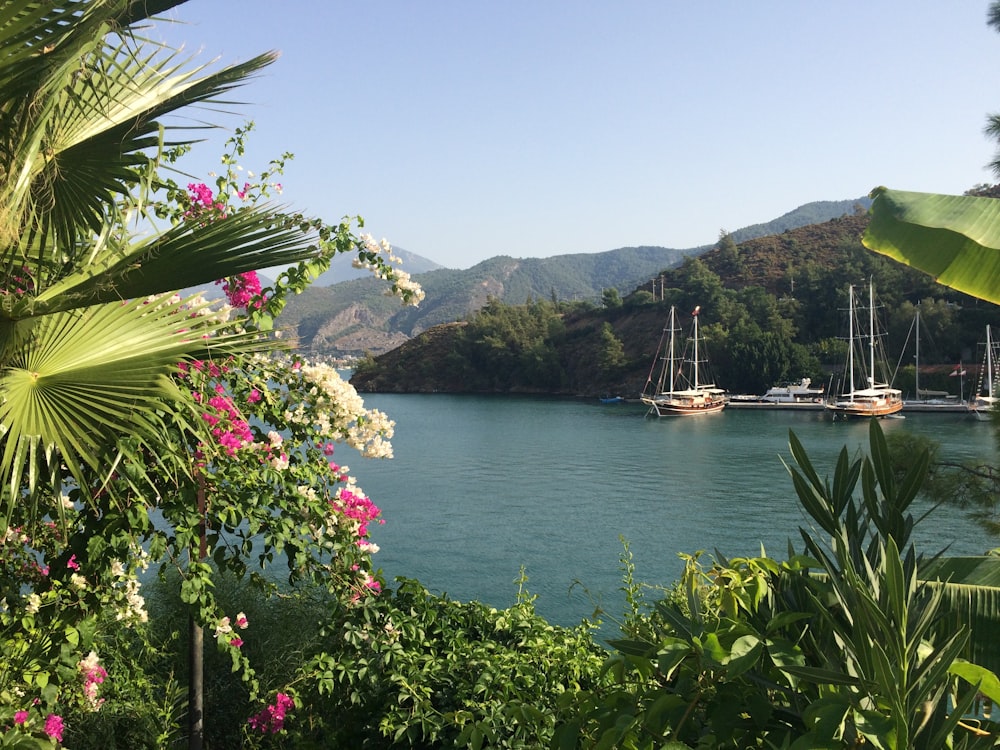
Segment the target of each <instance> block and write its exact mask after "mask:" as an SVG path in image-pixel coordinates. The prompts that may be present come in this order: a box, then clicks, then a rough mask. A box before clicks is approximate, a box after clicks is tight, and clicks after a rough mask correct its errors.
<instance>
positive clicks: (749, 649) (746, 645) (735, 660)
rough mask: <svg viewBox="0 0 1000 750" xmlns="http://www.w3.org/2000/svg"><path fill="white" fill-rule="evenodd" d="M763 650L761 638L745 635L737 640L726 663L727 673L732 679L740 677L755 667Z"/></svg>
mask: <svg viewBox="0 0 1000 750" xmlns="http://www.w3.org/2000/svg"><path fill="white" fill-rule="evenodd" d="M762 650H763V645H762V644H761V641H760V638H758V637H757V636H755V635H744V636H740V637H739V638H737V639H736V641H735V643H733V647H732V649H731V650H730V652H729V659H728V661H727V662H726V672H727V675H728V677H729V678H730V679H733V678H736V677H739V676H740V675H741V674H743V673H744V672H746V671H747V670H749V669H750V668H751V667H753V665H754V664H756V663H757V659H758V658H759V657H760V652H761V651H762Z"/></svg>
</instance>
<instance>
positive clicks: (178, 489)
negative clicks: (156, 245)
mask: <svg viewBox="0 0 1000 750" xmlns="http://www.w3.org/2000/svg"><path fill="white" fill-rule="evenodd" d="M251 129H252V126H247V127H246V128H242V129H239V130H237V132H236V135H235V136H234V138H233V139H231V141H230V144H229V146H230V150H229V152H228V153H227V154H226V155H225V156H224V157H223V160H222V162H223V166H224V170H223V172H222V173H221V174H220V175H215V183H214V185H208V184H205V183H196V182H191V183H188V184H187V185H185V186H183V187H182V186H180V185H177V184H175V183H174V182H172V181H170V180H167V179H164V180H161V181H160V182H158V183H157V186H158V188H159V189H160V190H162V191H163V196H164V198H163V200H162V201H161V202H160V203H158V204H157V206H156V211H155V213H156V215H157V216H159V217H161V218H165V219H167V220H168V221H170V222H171V223H173V224H175V225H183V224H184V223H185V222H196V223H199V224H204V223H207V222H211V221H215V220H218V219H220V218H223V217H227V216H232V215H234V214H235V213H238V212H239V211H241V210H243V208H244V207H248V206H252V205H253V204H254V203H255V202H257V201H261V200H266V199H268V198H269V196H270V195H272V194H275V193H280V191H281V184H280V183H279V182H277V181H276V179H275V178H276V177H277V175H279V174H280V173H281V171H282V169H283V165H284V162H285V160H286V159H287V158H289V157H290V155H288V154H286V155H284V156H283V157H282V158H281V159H279V160H276V161H273V162H271V164H270V165H269V166H268V168H267V169H265V170H264V171H263V172H261V173H260V174H259V175H256V176H255V175H254V174H253V173H252V172H244V170H242V168H241V167H240V166H239V165H238V163H237V157H238V156H240V155H242V154H243V149H244V140H245V138H246V136H247V134H248V133H249V131H250V130H251ZM180 153H181V151H177V152H176V153H174V154H168V155H167V157H166V158H167V159H168V160H170V159H174V158H176V157H178V156H179V155H180ZM276 221H287V222H295V223H299V224H303V225H308V226H310V227H311V228H312V229H313V230H314V231H315V232H316V234H317V237H318V240H319V247H318V254H317V256H316V258H314V259H313V260H310V261H306V262H303V263H301V264H298V265H296V266H292V267H290V268H288V269H286V270H285V271H283V272H282V273H281V274H279V275H278V278H277V279H276V280H275V281H274V282H273V283H271V284H269V285H268V286H267V287H266V288H265V287H263V286H262V284H261V281H260V278H259V277H258V276H257V274H256V272H254V271H243V272H240V273H238V274H235V275H234V276H231V277H229V278H227V279H221V280H220V281H219V285H220V287H221V290H222V292H223V294H224V295H225V296H226V300H225V301H220V302H219V303H218V304H213V305H207V304H206V303H205V301H204V300H203V299H201V298H191V299H189V300H181V299H179V298H178V297H177V296H176V295H161V296H156V297H151V298H150V299H148V300H147V301H146V303H147V304H148V305H149V306H150V309H151V310H154V309H155V310H168V311H172V312H173V313H175V314H177V315H178V317H179V321H184V320H185V318H184V317H183V316H212V317H213V319H215V320H218V321H229V325H230V326H231V327H232V329H233V330H242V331H244V332H245V333H246V335H247V339H246V340H247V342H248V345H247V348H246V351H245V352H243V353H233V354H231V355H230V356H227V357H226V358H224V359H220V360H217V361H211V360H197V361H182V362H179V363H178V364H177V368H176V373H175V375H174V378H173V382H172V385H171V387H172V388H175V389H177V392H178V393H180V394H182V396H183V398H181V399H179V400H178V402H177V403H178V408H177V409H176V411H175V412H172V413H168V414H165V415H163V419H164V420H166V421H169V422H170V423H171V424H173V425H175V426H176V430H175V431H174V433H173V434H174V435H175V438H176V439H175V442H174V443H172V444H163V445H155V446H152V445H145V444H142V443H139V442H136V443H135V445H132V446H130V447H129V450H128V451H125V453H124V455H126V456H128V457H129V460H134V461H141V462H143V463H144V464H145V465H146V469H147V471H146V472H144V477H146V478H148V480H149V483H147V484H143V485H137V484H135V483H133V475H132V473H131V472H130V467H129V465H128V463H127V461H126V462H124V463H123V464H122V465H121V466H120V467H118V470H117V471H115V472H114V473H113V474H111V475H110V476H109V477H102V478H97V477H95V478H94V485H95V486H100V484H101V482H106V483H107V485H106V486H108V487H110V486H112V485H113V487H114V489H115V490H116V492H115V493H110V492H107V493H102V492H100V491H98V492H97V493H96V500H95V501H90V502H88V503H86V504H84V503H82V502H80V501H79V499H78V497H77V495H79V493H78V492H77V491H76V490H75V489H74V488H73V487H67V488H63V491H65V492H66V493H67V494H66V495H65V496H64V497H63V498H62V499H61V500H56V501H54V502H53V503H52V507H53V508H54V510H53V512H52V513H51V514H50V515H49V516H46V517H44V518H42V519H38V520H32V519H30V518H28V517H27V516H22V515H19V510H18V509H17V508H16V507H15V508H14V510H13V512H12V514H11V516H10V520H9V522H8V523H7V524H6V525H5V526H2V527H0V532H2V535H0V544H2V550H0V551H2V553H3V554H2V555H0V663H3V664H6V665H8V666H7V668H5V669H0V737H2V736H3V735H2V732H4V731H7V730H10V731H12V732H15V733H20V735H22V736H24V737H37V738H42V737H44V738H45V741H46V742H48V743H49V744H48V745H47V746H48V747H51V746H52V744H53V743H61V742H62V738H63V735H64V733H65V732H66V731H67V725H66V724H65V722H64V719H63V716H64V715H68V714H67V711H73V710H79V711H83V712H93V711H99V710H101V708H102V706H104V705H105V703H106V701H107V700H109V698H108V697H107V688H108V686H109V685H113V684H114V680H115V679H116V676H115V673H114V666H113V665H111V664H105V663H104V661H103V660H102V659H101V658H100V657H99V656H98V654H99V653H103V651H102V649H101V648H100V647H99V638H98V636H99V634H100V633H101V632H102V629H103V630H106V629H108V628H110V627H116V626H117V627H122V626H128V627H130V628H142V627H143V626H144V624H145V623H147V622H148V620H149V612H148V610H147V607H146V601H145V598H144V596H143V593H142V582H141V581H142V578H141V576H142V574H143V572H144V571H145V570H146V569H147V568H148V567H149V566H150V565H154V566H158V568H159V570H160V571H164V570H166V569H168V568H170V569H173V570H176V571H178V572H179V573H180V574H181V584H180V596H181V599H182V600H183V601H184V602H185V603H187V604H188V605H189V606H190V608H191V611H192V613H193V615H194V617H195V618H196V619H197V621H198V622H200V623H202V624H203V626H205V627H206V628H209V632H213V631H214V633H215V641H216V644H217V646H218V648H220V649H222V650H223V651H225V652H228V653H229V655H230V656H231V657H232V660H233V667H234V669H235V670H238V671H239V672H240V673H241V675H242V676H243V680H244V683H245V685H246V687H247V690H248V692H249V693H250V695H251V696H253V697H259V695H260V693H261V690H260V686H259V685H258V682H257V678H256V675H255V674H254V671H253V669H252V667H251V665H250V663H249V661H248V659H247V657H246V655H245V653H244V648H243V647H244V645H245V641H246V640H247V639H252V637H253V635H252V632H253V631H252V629H250V628H249V621H248V619H247V617H246V616H245V614H244V613H242V612H240V613H238V614H237V615H236V616H235V617H234V618H233V617H231V616H230V615H227V614H226V613H225V612H223V611H222V609H221V607H220V606H219V605H218V603H217V602H216V600H215V598H214V596H213V593H212V589H213V578H214V577H215V576H217V575H219V574H220V573H228V574H233V575H236V576H244V575H247V574H251V575H250V577H251V580H253V581H254V582H256V583H258V584H259V585H261V586H263V587H264V588H265V589H269V588H272V587H273V586H274V581H275V580H276V579H277V577H278V576H279V575H280V576H283V577H285V578H286V579H287V580H288V581H290V582H293V583H295V582H300V581H301V582H309V583H311V584H313V585H321V586H323V587H325V588H326V589H327V590H328V591H329V592H331V593H332V594H334V595H335V597H336V598H337V599H338V600H339V601H340V602H342V604H343V606H356V605H357V604H358V603H360V602H362V601H363V600H364V599H365V598H366V597H370V596H374V595H377V594H378V593H379V591H380V590H381V587H382V584H381V581H380V580H379V578H378V573H377V571H376V570H375V569H374V568H373V565H372V561H371V556H372V555H373V554H375V553H377V552H378V545H377V544H375V543H374V542H373V541H372V540H371V538H370V533H371V531H372V529H373V528H374V527H375V526H376V525H377V524H380V523H382V517H381V511H380V509H379V507H378V506H377V505H376V504H375V503H374V502H373V501H372V500H371V499H370V498H368V496H367V495H366V494H365V493H364V491H363V490H362V489H361V488H360V487H359V486H358V484H357V482H356V480H355V479H354V478H353V477H352V476H351V474H350V469H349V467H348V466H346V465H343V464H341V463H339V462H337V461H336V460H335V458H336V456H335V451H336V446H337V445H338V444H346V445H349V446H352V447H354V448H356V449H358V450H359V451H360V452H361V453H362V455H364V456H367V457H381V458H388V457H391V456H392V446H391V442H390V441H391V438H392V436H393V431H394V424H393V422H392V421H391V420H390V419H388V417H387V416H386V415H385V414H383V413H382V412H379V411H377V410H371V409H367V408H366V407H365V405H364V403H363V401H362V399H361V398H360V397H359V396H358V394H357V392H356V391H355V390H354V389H353V387H351V386H350V385H349V384H348V383H347V382H346V381H344V380H343V379H342V378H341V377H340V376H339V374H338V373H337V371H336V370H335V368H333V367H331V366H329V365H328V364H326V363H323V362H310V361H307V360H306V359H304V358H302V357H299V356H296V355H294V354H292V353H289V352H287V351H285V352H282V351H281V349H280V339H278V335H277V333H276V332H273V331H272V329H273V321H274V318H275V317H276V316H277V315H278V313H279V312H280V311H281V309H282V307H283V305H284V302H285V300H286V299H287V297H288V296H289V295H290V294H292V293H295V292H298V291H301V290H302V289H303V288H305V287H306V286H307V285H308V283H309V282H310V281H311V280H312V279H313V278H315V277H316V276H317V275H319V274H320V273H322V272H323V271H324V270H326V268H327V267H328V265H329V261H330V259H331V258H332V257H333V256H334V255H335V254H337V253H342V252H354V253H355V254H356V255H357V257H358V262H359V263H361V264H362V265H364V266H365V267H366V268H369V269H370V270H371V271H372V272H373V273H374V274H375V275H376V276H378V277H380V278H382V279H384V280H385V281H386V282H387V284H388V285H389V286H390V288H391V290H392V292H393V293H394V294H396V295H397V296H399V297H400V298H402V299H403V300H404V301H405V302H408V303H412V304H416V303H417V302H419V301H420V299H422V297H423V292H422V290H421V289H420V288H419V285H417V284H415V283H413V281H412V280H411V279H410V277H409V276H408V275H407V274H405V273H404V272H402V271H398V270H396V269H394V268H393V267H392V266H390V265H389V263H390V259H391V262H398V259H395V257H394V256H393V255H392V253H391V248H389V246H388V244H387V243H384V242H383V243H376V242H375V241H374V240H373V239H372V238H371V237H370V236H368V235H365V236H363V237H358V236H356V235H355V234H354V232H353V228H352V225H353V222H352V221H351V220H346V219H345V220H343V221H341V222H340V223H339V224H338V225H336V226H332V227H331V226H327V225H326V224H325V223H323V222H322V221H319V220H314V219H308V218H306V217H302V216H300V215H295V214H283V215H280V216H279V218H277V219H276ZM358 223H359V224H362V222H361V221H360V219H359V220H358ZM30 289H31V279H30V276H28V277H24V278H21V277H16V278H15V277H14V276H11V277H9V283H8V288H6V289H4V290H2V291H0V294H17V293H22V292H23V291H25V290H29V291H30ZM185 327H186V324H185ZM185 461H187V462H188V463H185ZM150 467H152V468H150ZM199 493H204V495H205V496H206V497H207V503H206V504H205V507H204V508H203V510H202V511H199V508H198V504H197V502H196V497H197V496H198V494H199ZM112 496H114V497H116V498H123V497H128V496H131V497H132V498H134V505H133V506H131V507H130V506H127V505H126V506H123V505H122V504H121V503H120V502H119V501H116V502H115V503H112V502H111V501H110V500H109V498H110V497H112ZM154 515H155V517H156V519H157V521H156V523H155V524H154V523H153V522H152V520H151V519H152V518H153V516H154ZM202 529H203V530H204V531H203V532H202ZM202 538H203V539H204V543H205V546H206V551H207V553H208V556H209V559H210V560H211V564H209V562H208V560H201V559H197V558H195V559H191V558H189V554H190V552H191V551H192V550H197V549H198V548H199V545H200V544H201V541H202ZM67 639H69V640H67ZM293 708H294V699H293V698H292V697H291V693H290V692H288V691H279V692H277V693H276V694H275V697H274V698H273V699H272V700H271V702H270V703H268V704H267V705H266V707H265V708H264V709H262V710H261V711H260V712H259V713H258V714H256V715H255V716H253V717H249V726H250V727H251V728H252V729H254V730H256V731H260V732H263V733H268V734H270V733H279V732H282V731H283V730H284V726H285V723H286V717H287V715H288V714H289V712H291V711H292V710H293Z"/></svg>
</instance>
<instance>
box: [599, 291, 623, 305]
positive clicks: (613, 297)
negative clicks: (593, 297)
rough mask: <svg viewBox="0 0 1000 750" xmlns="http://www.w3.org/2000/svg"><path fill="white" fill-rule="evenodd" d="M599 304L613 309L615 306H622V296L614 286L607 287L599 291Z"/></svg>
mask: <svg viewBox="0 0 1000 750" xmlns="http://www.w3.org/2000/svg"><path fill="white" fill-rule="evenodd" d="M601 304H602V305H604V306H605V307H606V308H608V309H613V308H615V307H621V306H622V298H621V295H620V294H619V293H618V290H617V289H615V288H614V287H609V288H608V289H605V290H604V291H603V292H602V293H601Z"/></svg>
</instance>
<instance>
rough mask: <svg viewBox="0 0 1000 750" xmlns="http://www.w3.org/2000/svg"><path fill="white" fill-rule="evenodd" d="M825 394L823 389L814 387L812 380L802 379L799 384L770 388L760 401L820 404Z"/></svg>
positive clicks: (785, 384) (786, 384)
mask: <svg viewBox="0 0 1000 750" xmlns="http://www.w3.org/2000/svg"><path fill="white" fill-rule="evenodd" d="M824 393H825V391H824V390H823V387H822V386H819V387H815V386H813V385H812V380H811V379H810V378H801V379H800V380H799V381H798V382H797V383H784V384H779V385H775V386H772V387H770V388H768V389H767V393H765V394H764V395H763V396H761V397H760V400H761V401H763V402H765V403H768V404H799V403H802V402H819V401H822V400H823V394H824Z"/></svg>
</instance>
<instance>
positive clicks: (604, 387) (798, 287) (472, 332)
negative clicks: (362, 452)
mask: <svg viewBox="0 0 1000 750" xmlns="http://www.w3.org/2000/svg"><path fill="white" fill-rule="evenodd" d="M868 221H869V217H868V215H867V214H865V213H854V214H849V215H844V216H841V217H838V218H834V219H830V220H827V221H824V222H821V223H818V224H810V225H807V226H804V227H798V228H796V229H790V230H786V231H783V232H781V233H779V234H775V235H767V236H764V237H759V238H754V239H752V240H747V241H745V242H742V243H739V244H738V245H736V244H734V243H728V242H724V241H723V242H720V243H719V246H718V247H716V248H713V249H711V250H709V251H707V252H705V253H703V254H702V255H700V256H697V257H691V258H688V259H687V260H685V261H684V262H683V263H682V264H681V265H679V266H677V267H674V268H671V269H666V270H664V271H663V273H662V275H661V276H660V277H659V278H658V283H657V284H656V291H655V292H654V291H652V285H648V284H647V285H643V287H642V288H636V289H635V290H633V291H630V292H628V293H626V294H623V295H622V297H621V298H615V297H613V296H609V297H607V298H605V300H604V303H605V304H603V305H600V306H598V305H594V304H592V303H586V302H576V303H573V302H568V301H559V302H553V301H550V300H548V299H545V298H542V299H538V300H535V301H533V302H532V303H531V304H528V305H525V304H518V303H514V302H511V303H509V304H507V303H501V302H497V301H495V300H494V301H491V302H490V303H489V304H487V305H486V306H484V307H483V308H482V309H481V310H480V311H479V312H478V313H477V314H476V315H475V316H472V317H471V318H469V320H468V321H465V322H461V323H453V324H450V325H441V326H436V327H434V328H432V329H430V330H428V331H426V332H424V333H422V334H420V335H419V336H417V337H415V338H414V339H412V340H409V341H406V342H405V343H404V344H402V345H401V346H399V347H397V348H395V349H392V350H391V351H388V352H386V353H384V354H382V355H380V356H377V357H366V358H364V359H362V360H360V361H358V362H357V363H356V365H355V372H354V376H353V377H352V378H351V383H352V384H354V385H355V387H356V388H358V390H359V391H376V392H423V393H433V392H471V393H537V394H549V395H573V396H589V397H594V396H597V395H601V394H617V395H621V396H625V397H629V398H634V397H636V396H637V395H638V394H639V393H640V392H641V391H642V390H644V387H645V384H646V382H647V378H649V377H650V376H651V373H652V370H651V365H653V364H654V361H655V357H656V345H657V341H658V339H659V337H660V335H661V332H662V330H663V326H664V321H665V320H666V317H667V315H668V312H669V309H670V307H671V306H676V309H677V311H678V313H680V314H681V315H682V317H684V316H687V317H686V319H685V323H684V325H687V324H688V322H689V320H690V312H689V311H691V310H693V309H695V308H696V306H700V307H701V313H702V317H701V323H702V328H701V334H702V337H703V345H704V347H705V348H704V349H703V351H702V353H703V354H704V353H705V352H710V355H709V356H708V360H709V361H708V365H709V366H710V367H709V370H710V377H709V379H710V380H711V382H715V383H717V384H719V386H720V387H723V388H725V389H726V390H728V391H729V392H730V393H755V394H759V393H763V392H764V391H765V390H766V389H767V388H769V387H770V386H772V385H774V384H775V383H779V382H782V381H788V380H797V379H798V378H801V377H809V378H812V381H813V382H814V383H817V384H826V383H832V382H833V381H832V377H833V376H834V375H835V374H836V373H838V372H840V371H841V370H842V368H843V364H844V361H845V359H846V356H847V350H846V344H845V342H844V332H845V330H846V323H847V321H846V313H845V312H844V310H843V308H844V304H845V296H846V290H847V287H848V285H849V284H858V283H866V282H867V281H868V280H869V279H871V280H873V282H874V284H875V288H876V290H877V293H878V300H879V303H880V313H879V315H880V317H883V318H884V322H885V323H886V328H887V330H888V335H887V337H886V342H887V343H886V346H887V349H888V350H889V351H890V352H891V354H892V359H893V361H896V357H897V354H898V356H899V360H898V361H899V362H900V363H901V364H902V363H905V362H910V361H912V356H911V355H912V354H913V348H912V346H913V343H912V340H911V339H910V338H909V337H910V335H911V334H912V328H913V322H914V318H915V312H916V310H917V307H916V306H917V305H918V304H919V305H920V311H921V315H920V319H921V331H922V334H923V339H922V345H921V353H922V355H923V356H924V357H925V359H922V360H921V361H922V362H931V363H949V366H948V367H946V368H944V369H943V370H940V372H939V373H938V375H936V376H935V377H936V378H937V379H936V380H935V381H934V383H933V384H929V381H930V379H931V378H930V377H925V376H930V375H932V373H930V372H928V369H927V367H926V366H925V367H924V368H923V374H922V375H921V383H922V385H923V387H924V388H938V389H942V390H951V389H953V388H954V386H955V383H954V378H952V379H951V382H949V377H948V374H947V373H948V372H950V371H951V369H952V368H953V363H955V362H970V361H971V362H975V361H977V360H978V357H977V356H976V352H977V347H978V339H979V337H980V336H981V335H982V331H983V329H984V328H985V326H986V324H987V323H989V322H991V321H995V320H996V319H997V316H998V315H1000V308H998V307H997V306H995V305H990V304H988V303H984V302H982V301H981V300H975V299H973V298H971V297H969V296H967V295H963V294H961V293H959V292H956V291H955V290H953V289H949V288H947V287H943V286H941V285H939V284H937V283H935V282H934V280H933V278H932V277H930V276H928V275H927V274H923V273H921V272H919V271H917V270H915V269H913V268H910V267H908V266H905V265H902V264H900V263H896V262H895V261H892V260H890V259H888V258H886V257H884V256H881V255H877V254H875V253H872V252H871V251H869V250H867V249H866V248H865V247H864V246H863V245H862V244H861V236H862V234H863V233H864V230H865V228H866V226H867V224H868ZM908 346H909V348H907V347H908ZM914 382H915V381H914V373H913V365H912V364H910V365H908V366H902V367H901V368H900V373H899V379H898V381H897V386H898V387H900V388H903V389H904V391H906V390H907V389H908V391H909V392H911V393H912V392H913V388H914V387H915V386H914Z"/></svg>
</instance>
